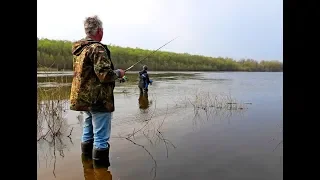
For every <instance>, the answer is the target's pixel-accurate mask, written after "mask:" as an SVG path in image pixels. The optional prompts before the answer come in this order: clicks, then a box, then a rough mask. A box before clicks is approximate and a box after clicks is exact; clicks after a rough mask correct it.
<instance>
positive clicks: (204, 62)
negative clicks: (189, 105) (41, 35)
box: [37, 39, 283, 72]
mask: <svg viewBox="0 0 320 180" xmlns="http://www.w3.org/2000/svg"><path fill="white" fill-rule="evenodd" d="M71 46H72V42H71V41H63V40H49V39H38V48H37V62H38V70H72V54H71ZM109 48H110V50H111V56H112V59H113V61H114V62H115V63H114V64H115V66H116V68H122V69H125V68H128V67H129V66H131V65H132V64H134V63H136V62H137V61H138V60H140V59H141V58H143V57H145V56H147V55H148V54H149V53H151V50H144V49H140V48H129V47H120V46H114V45H109ZM147 61H148V67H149V69H150V70H153V71H256V72H279V71H282V70H283V66H282V62H279V61H260V62H257V61H255V60H253V59H241V60H239V61H236V60H234V59H231V58H223V57H215V58H214V57H206V56H200V55H190V54H188V53H174V52H164V51H158V52H157V53H155V54H153V55H152V56H151V57H149V58H148V59H147ZM140 68H141V66H139V65H138V66H135V67H134V68H132V70H140Z"/></svg>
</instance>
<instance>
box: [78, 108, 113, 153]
mask: <svg viewBox="0 0 320 180" xmlns="http://www.w3.org/2000/svg"><path fill="white" fill-rule="evenodd" d="M83 114H84V122H83V131H82V140H81V141H82V142H87V141H92V140H93V146H94V148H96V149H106V148H108V143H107V142H108V141H109V139H110V134H111V119H112V114H111V113H110V112H92V111H90V112H88V111H85V112H84V113H83Z"/></svg>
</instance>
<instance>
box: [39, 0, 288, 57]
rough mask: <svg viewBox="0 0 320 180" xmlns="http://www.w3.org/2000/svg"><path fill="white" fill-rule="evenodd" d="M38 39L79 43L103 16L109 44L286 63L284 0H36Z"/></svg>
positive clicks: (105, 34)
mask: <svg viewBox="0 0 320 180" xmlns="http://www.w3.org/2000/svg"><path fill="white" fill-rule="evenodd" d="M37 1H38V15H37V16H38V28H37V31H38V32H37V34H38V37H39V38H49V39H64V40H71V41H74V40H78V39H81V38H83V37H84V36H85V34H84V30H83V20H84V19H85V17H86V16H91V15H98V16H99V17H100V19H101V20H102V21H103V26H104V37H103V40H102V42H103V43H105V44H110V43H111V44H115V45H119V46H128V47H140V48H145V49H157V48H159V47H160V46H162V45H163V44H165V43H166V42H167V41H169V40H171V39H173V38H174V37H176V36H179V38H178V39H176V40H175V41H173V42H172V43H170V44H168V45H167V46H166V47H164V48H163V49H162V50H166V51H174V52H181V53H183V52H187V53H190V54H201V55H206V56H213V57H217V56H222V57H231V58H235V59H240V58H253V59H255V60H258V61H260V60H280V61H282V57H283V56H282V42H283V41H282V37H283V36H282V30H283V25H282V22H283V16H282V13H283V3H282V0H90V1H88V0H86V1H85V0H37Z"/></svg>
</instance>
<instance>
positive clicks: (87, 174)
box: [81, 155, 112, 180]
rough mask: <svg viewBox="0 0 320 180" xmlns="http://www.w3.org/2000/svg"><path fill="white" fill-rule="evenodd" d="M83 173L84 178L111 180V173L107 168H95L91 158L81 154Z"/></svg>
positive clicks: (89, 179)
mask: <svg viewBox="0 0 320 180" xmlns="http://www.w3.org/2000/svg"><path fill="white" fill-rule="evenodd" d="M81 160H82V166H83V175H84V179H85V180H112V175H111V172H110V170H108V168H95V167H94V165H93V161H92V158H88V157H87V156H84V155H81Z"/></svg>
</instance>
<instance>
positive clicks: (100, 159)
mask: <svg viewBox="0 0 320 180" xmlns="http://www.w3.org/2000/svg"><path fill="white" fill-rule="evenodd" d="M109 150H110V144H109V143H108V148H107V149H95V148H93V153H92V156H93V157H92V159H93V166H94V168H109V166H110V161H109Z"/></svg>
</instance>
